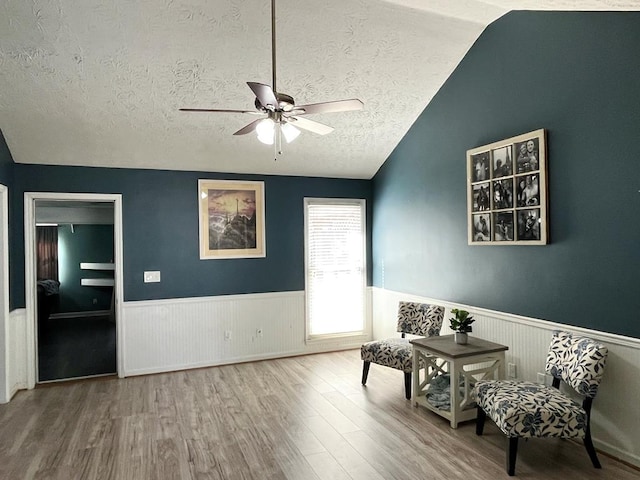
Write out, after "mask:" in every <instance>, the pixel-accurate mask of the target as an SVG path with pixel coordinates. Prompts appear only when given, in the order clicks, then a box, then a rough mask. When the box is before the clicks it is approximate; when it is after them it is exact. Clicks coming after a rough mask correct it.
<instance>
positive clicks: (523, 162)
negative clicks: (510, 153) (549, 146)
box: [515, 138, 540, 173]
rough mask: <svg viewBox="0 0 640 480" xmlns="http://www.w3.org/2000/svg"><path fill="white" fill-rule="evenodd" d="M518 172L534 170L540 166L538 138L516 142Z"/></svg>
mask: <svg viewBox="0 0 640 480" xmlns="http://www.w3.org/2000/svg"><path fill="white" fill-rule="evenodd" d="M515 147H516V152H517V154H518V157H517V159H516V173H526V172H534V171H536V170H538V169H539V168H540V159H539V153H538V151H539V147H540V142H539V140H538V139H537V138H529V139H527V140H525V141H523V142H520V143H516V144H515Z"/></svg>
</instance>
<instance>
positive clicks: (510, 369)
mask: <svg viewBox="0 0 640 480" xmlns="http://www.w3.org/2000/svg"><path fill="white" fill-rule="evenodd" d="M517 376H518V373H517V371H516V364H515V363H507V377H509V378H516V377H517Z"/></svg>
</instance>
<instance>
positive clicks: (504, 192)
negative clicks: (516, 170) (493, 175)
mask: <svg viewBox="0 0 640 480" xmlns="http://www.w3.org/2000/svg"><path fill="white" fill-rule="evenodd" d="M512 207H513V178H511V177H509V178H503V179H502V180H495V181H494V182H493V210H504V209H505V208H512Z"/></svg>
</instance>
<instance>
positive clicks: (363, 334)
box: [304, 197, 371, 344]
mask: <svg viewBox="0 0 640 480" xmlns="http://www.w3.org/2000/svg"><path fill="white" fill-rule="evenodd" d="M314 203H321V204H324V205H330V204H334V205H358V206H359V207H360V209H361V212H362V251H363V263H362V267H363V275H362V291H363V305H362V308H363V320H362V322H363V323H362V329H361V330H358V331H353V332H343V333H333V334H322V335H310V334H309V331H310V328H309V303H310V302H309V288H308V279H309V260H308V259H309V238H308V228H307V227H308V224H309V219H308V206H309V205H310V204H314ZM367 268H368V266H367V208H366V200H365V199H360V198H320V197H305V198H304V279H305V342H306V343H307V344H317V343H329V342H336V341H366V340H368V339H369V337H370V336H371V332H370V330H371V327H370V320H369V317H370V306H369V297H370V293H369V291H368V289H367Z"/></svg>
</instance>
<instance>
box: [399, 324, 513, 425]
mask: <svg viewBox="0 0 640 480" xmlns="http://www.w3.org/2000/svg"><path fill="white" fill-rule="evenodd" d="M410 342H411V344H412V345H413V401H414V403H415V405H416V406H418V405H422V406H423V407H425V408H427V409H429V410H431V411H432V412H435V413H437V414H438V415H440V416H442V417H444V418H446V419H448V420H449V421H450V422H451V427H452V428H458V423H460V422H464V421H467V420H473V419H475V418H476V409H475V408H471V406H470V404H471V403H472V402H473V400H472V398H471V389H472V384H473V382H475V381H477V380H481V379H483V378H494V379H499V378H503V377H504V352H505V351H506V350H508V349H509V347H507V346H506V345H500V344H499V343H493V342H489V341H487V340H482V339H481V338H476V337H472V336H469V343H467V344H466V345H458V344H457V343H455V342H454V340H453V335H445V336H442V337H428V338H419V339H415V340H410ZM425 367H426V368H425ZM421 372H422V374H421ZM443 373H449V374H450V376H449V378H450V382H449V388H450V394H451V409H450V410H442V409H439V408H437V407H435V406H433V405H432V404H431V403H429V402H428V401H427V391H428V389H429V383H430V382H431V380H432V379H433V378H434V377H435V376H436V375H441V374H443ZM458 379H462V380H463V383H462V387H463V394H462V395H461V394H460V384H459V383H458Z"/></svg>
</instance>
